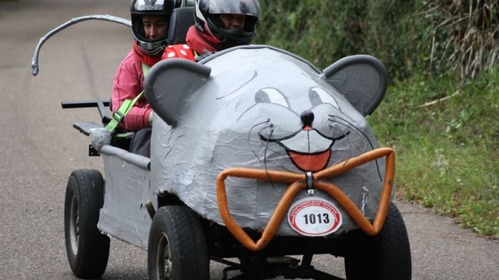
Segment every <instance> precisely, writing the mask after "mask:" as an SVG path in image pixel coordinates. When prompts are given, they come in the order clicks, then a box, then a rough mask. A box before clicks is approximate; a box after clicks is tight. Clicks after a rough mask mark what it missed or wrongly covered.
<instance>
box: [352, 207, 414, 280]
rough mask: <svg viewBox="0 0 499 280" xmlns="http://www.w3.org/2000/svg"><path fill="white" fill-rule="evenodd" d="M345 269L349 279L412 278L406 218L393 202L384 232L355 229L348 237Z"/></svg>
mask: <svg viewBox="0 0 499 280" xmlns="http://www.w3.org/2000/svg"><path fill="white" fill-rule="evenodd" d="M348 239H349V240H348V244H349V246H350V248H349V249H348V252H349V253H347V255H346V256H345V271H346V276H347V279H348V280H369V279H372V280H406V279H407V280H409V279H411V277H412V265H411V250H410V245H409V237H408V235H407V230H406V228H405V224H404V220H403V219H402V215H401V214H400V212H399V210H398V209H397V206H395V204H393V203H391V204H390V207H389V209H388V214H387V217H386V221H385V224H384V226H383V229H382V230H381V232H380V233H379V234H378V235H377V236H374V237H370V236H367V235H366V234H365V233H363V232H360V231H356V232H353V233H352V234H351V235H350V236H349V237H348Z"/></svg>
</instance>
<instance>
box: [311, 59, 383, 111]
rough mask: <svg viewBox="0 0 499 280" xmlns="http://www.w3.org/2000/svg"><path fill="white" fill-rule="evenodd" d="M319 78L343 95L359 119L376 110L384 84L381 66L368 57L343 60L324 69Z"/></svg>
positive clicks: (381, 97)
mask: <svg viewBox="0 0 499 280" xmlns="http://www.w3.org/2000/svg"><path fill="white" fill-rule="evenodd" d="M321 78H322V79H324V80H325V81H326V82H327V83H329V84H330V85H331V86H333V87H334V88H336V89H337V90H338V91H339V92H340V93H341V94H343V95H344V96H345V97H346V99H347V100H348V101H349V102H350V103H351V104H352V105H353V107H354V108H355V109H356V110H357V111H359V112H360V113H361V114H362V115H363V116H367V115H370V114H372V112H374V110H376V108H377V107H378V105H379V103H380V102H381V100H383V97H384V96H385V92H386V87H387V83H388V73H387V71H386V69H385V66H384V65H383V63H381V62H380V61H379V60H378V59H376V58H375V57H372V56H369V55H352V56H347V57H344V58H342V59H340V60H338V61H337V62H335V63H333V64H331V65H330V66H329V67H327V68H326V69H324V70H323V74H322V75H321Z"/></svg>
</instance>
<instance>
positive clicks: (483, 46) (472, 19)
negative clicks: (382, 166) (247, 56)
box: [256, 0, 499, 238]
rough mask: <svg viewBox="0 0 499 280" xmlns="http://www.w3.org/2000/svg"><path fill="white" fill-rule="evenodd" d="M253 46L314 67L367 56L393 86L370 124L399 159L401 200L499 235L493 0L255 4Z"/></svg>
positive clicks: (497, 31)
mask: <svg viewBox="0 0 499 280" xmlns="http://www.w3.org/2000/svg"><path fill="white" fill-rule="evenodd" d="M260 3H261V5H262V11H263V20H262V22H261V23H260V25H259V27H258V37H257V40H256V42H257V43H265V44H269V45H274V46H277V47H281V48H283V49H286V50H288V51H291V52H294V53H297V54H299V55H301V56H303V57H304V58H306V59H308V60H309V61H310V62H312V63H313V64H315V65H316V66H318V67H319V68H325V67H327V66H328V65H330V64H331V63H333V62H334V61H336V60H337V59H339V58H341V57H344V56H347V55H351V54H359V53H365V54H370V55H373V56H375V57H377V58H378V59H380V60H381V61H382V62H383V63H384V64H385V66H386V67H387V69H388V72H389V73H390V76H391V83H390V86H389V89H388V92H387V95H386V97H385V100H384V101H383V102H382V103H381V105H380V107H379V108H378V110H377V111H376V112H375V113H374V114H373V115H372V116H370V117H369V122H370V123H371V125H372V126H373V129H374V131H375V133H376V135H377V137H378V141H379V142H380V143H381V144H382V145H384V146H389V147H393V148H395V150H396V152H397V172H396V173H397V174H396V180H397V187H398V189H397V195H398V196H399V197H401V198H404V199H407V200H411V201H414V202H417V203H421V204H422V205H424V206H425V207H431V208H433V209H434V210H435V212H436V213H438V214H441V215H448V216H451V217H453V218H454V219H455V220H456V222H458V223H459V224H461V225H462V226H463V227H466V228H470V229H472V230H474V231H475V232H477V233H480V234H483V235H487V236H490V237H492V238H499V186H498V178H497V176H498V174H499V170H498V164H497V162H498V160H499V153H498V152H497V148H498V144H499V143H498V142H499V141H498V139H499V125H498V124H497V123H498V120H499V109H498V98H499V86H498V85H499V63H498V62H499V6H498V4H497V1H494V0H461V1H459V0H456V1H436V0H433V1H432V0H430V1H407V0H403V1H400V0H374V1H365V0H348V1H347V0H336V1H329V0H300V1H298V0H282V1H270V0H260Z"/></svg>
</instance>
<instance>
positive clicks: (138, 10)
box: [130, 0, 188, 55]
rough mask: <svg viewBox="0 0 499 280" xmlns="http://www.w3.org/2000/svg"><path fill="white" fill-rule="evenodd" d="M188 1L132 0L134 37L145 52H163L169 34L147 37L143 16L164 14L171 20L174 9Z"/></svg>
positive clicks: (131, 12)
mask: <svg viewBox="0 0 499 280" xmlns="http://www.w3.org/2000/svg"><path fill="white" fill-rule="evenodd" d="M187 2H188V1H186V0H132V3H131V4H130V14H131V20H132V32H133V37H134V38H135V41H136V42H137V45H138V47H139V48H140V49H141V50H142V51H143V52H144V53H146V54H148V55H155V54H158V53H159V52H161V51H162V50H163V49H164V48H165V46H166V45H167V41H166V39H167V37H168V34H164V36H163V37H161V38H155V39H152V40H150V39H147V37H146V36H145V33H144V26H143V24H142V16H146V15H147V16H164V17H165V18H166V20H167V21H168V22H169V21H170V16H171V15H172V13H173V9H175V8H178V7H181V6H184V5H185V3H187ZM167 30H168V29H167Z"/></svg>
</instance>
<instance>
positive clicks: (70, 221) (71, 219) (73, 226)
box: [64, 169, 110, 279]
mask: <svg viewBox="0 0 499 280" xmlns="http://www.w3.org/2000/svg"><path fill="white" fill-rule="evenodd" d="M103 204H104V180H103V179H102V175H101V174H100V172H99V171H97V170H90V169H79V170H75V171H73V172H72V173H71V175H70V176H69V180H68V185H67V187H66V198H65V203H64V237H65V241H66V252H67V255H68V261H69V265H70V267H71V270H72V271H73V274H74V275H75V276H76V277H78V278H86V279H88V278H98V277H100V276H101V275H102V274H103V273H104V271H105V270H106V266H107V261H108V258H109V246H110V245H109V243H110V242H109V237H107V236H106V235H103V234H101V233H100V231H99V229H98V228H97V223H98V221H99V211H100V208H102V205H103Z"/></svg>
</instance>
